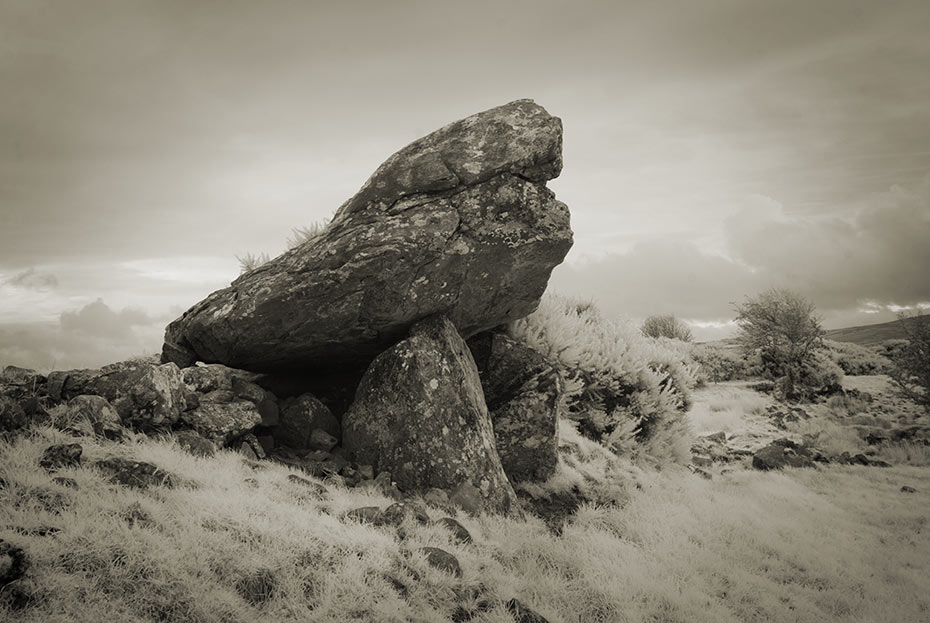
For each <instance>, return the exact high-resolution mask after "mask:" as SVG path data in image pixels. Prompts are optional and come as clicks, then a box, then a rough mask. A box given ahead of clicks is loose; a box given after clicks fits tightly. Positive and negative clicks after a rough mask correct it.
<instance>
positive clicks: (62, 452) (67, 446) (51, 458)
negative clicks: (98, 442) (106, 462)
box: [39, 443, 84, 471]
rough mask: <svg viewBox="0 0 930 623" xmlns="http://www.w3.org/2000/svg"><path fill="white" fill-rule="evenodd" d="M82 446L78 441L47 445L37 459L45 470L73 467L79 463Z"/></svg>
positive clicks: (82, 450)
mask: <svg viewBox="0 0 930 623" xmlns="http://www.w3.org/2000/svg"><path fill="white" fill-rule="evenodd" d="M82 452H84V448H83V447H81V444H79V443H61V444H56V445H54V446H49V447H48V448H46V449H45V452H44V453H43V454H42V458H41V459H39V465H40V466H42V467H44V468H45V469H47V470H50V471H51V470H56V469H58V468H60V467H73V466H76V465H80V464H81V453H82Z"/></svg>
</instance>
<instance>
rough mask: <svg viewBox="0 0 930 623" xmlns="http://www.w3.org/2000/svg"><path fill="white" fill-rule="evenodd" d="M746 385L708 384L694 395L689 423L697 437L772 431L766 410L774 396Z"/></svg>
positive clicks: (743, 383)
mask: <svg viewBox="0 0 930 623" xmlns="http://www.w3.org/2000/svg"><path fill="white" fill-rule="evenodd" d="M747 385H748V384H747V383H745V382H728V383H719V384H714V385H708V386H706V387H703V388H701V389H698V390H695V392H694V404H693V405H692V406H691V409H690V410H689V411H688V422H689V424H690V426H691V430H692V431H694V433H695V434H696V435H709V434H713V433H716V432H720V431H723V432H725V433H727V434H734V433H747V432H758V433H764V432H765V431H770V430H771V426H770V425H769V424H768V421H767V419H766V418H765V415H764V413H765V408H766V407H767V406H769V405H771V404H774V401H773V400H772V398H771V397H769V396H765V395H763V394H760V393H758V392H756V391H754V390H752V389H750V388H749V387H748V386H747Z"/></svg>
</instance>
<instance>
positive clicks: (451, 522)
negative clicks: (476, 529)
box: [436, 517, 472, 545]
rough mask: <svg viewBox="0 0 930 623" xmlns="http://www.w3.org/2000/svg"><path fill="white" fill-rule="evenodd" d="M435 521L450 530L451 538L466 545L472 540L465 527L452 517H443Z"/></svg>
mask: <svg viewBox="0 0 930 623" xmlns="http://www.w3.org/2000/svg"><path fill="white" fill-rule="evenodd" d="M436 523H437V524H438V525H440V526H442V527H443V528H445V529H446V530H448V531H449V532H451V533H452V538H453V540H455V541H458V542H459V543H462V544H466V545H467V544H468V543H471V542H472V539H471V534H470V533H469V532H468V530H466V529H465V526H463V525H462V524H460V523H459V522H457V521H456V520H455V519H453V518H452V517H443V518H442V519H440V520H439V521H437V522H436Z"/></svg>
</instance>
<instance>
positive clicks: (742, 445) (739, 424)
mask: <svg viewBox="0 0 930 623" xmlns="http://www.w3.org/2000/svg"><path fill="white" fill-rule="evenodd" d="M767 389H768V388H767V387H766V384H765V383H762V382H759V381H732V382H726V383H717V384H711V385H708V386H706V387H704V388H700V389H698V390H696V391H695V395H694V404H693V406H692V408H691V410H690V412H689V418H690V422H691V425H692V428H693V430H694V432H695V433H696V434H697V441H696V443H695V444H694V446H693V448H692V456H693V458H692V466H691V467H692V469H694V470H695V471H697V472H698V473H702V474H706V475H707V476H712V475H713V474H714V473H718V474H719V473H721V472H725V471H729V470H732V469H734V468H747V467H754V468H756V469H773V468H780V467H810V466H812V465H814V464H816V463H819V464H826V463H840V464H859V465H872V466H876V467H887V466H889V465H890V464H891V462H889V460H888V459H889V458H890V456H891V455H893V454H896V453H895V452H894V450H895V449H897V448H900V447H901V446H902V445H905V446H907V447H912V448H916V449H918V454H920V455H923V454H924V453H920V452H919V449H920V448H921V447H924V448H927V449H928V451H927V453H930V416H928V414H927V413H926V412H925V411H924V410H923V409H922V408H921V407H919V406H918V405H916V404H914V403H913V402H911V401H910V400H908V399H906V398H904V397H903V396H901V394H900V393H899V392H898V391H897V390H896V388H895V387H894V385H893V383H892V382H891V379H890V378H889V377H888V376H885V375H875V376H847V377H845V378H844V380H843V390H844V391H843V393H842V394H837V395H834V396H830V397H824V398H821V399H818V400H817V401H815V402H812V403H801V404H784V403H780V402H777V401H776V400H775V399H774V398H772V396H771V394H770V393H768V392H767Z"/></svg>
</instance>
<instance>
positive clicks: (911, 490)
mask: <svg viewBox="0 0 930 623" xmlns="http://www.w3.org/2000/svg"><path fill="white" fill-rule="evenodd" d="M901 493H917V489H915V488H914V487H911V486H908V485H903V486H902V487H901Z"/></svg>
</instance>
